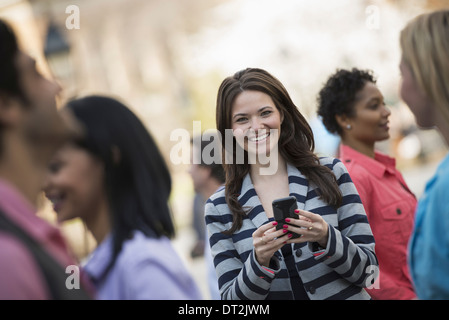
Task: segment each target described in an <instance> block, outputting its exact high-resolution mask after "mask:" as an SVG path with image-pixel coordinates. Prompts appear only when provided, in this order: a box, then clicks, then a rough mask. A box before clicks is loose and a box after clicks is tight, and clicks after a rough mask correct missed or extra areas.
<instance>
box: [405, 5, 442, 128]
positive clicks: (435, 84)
mask: <svg viewBox="0 0 449 320" xmlns="http://www.w3.org/2000/svg"><path fill="white" fill-rule="evenodd" d="M400 44H401V49H402V59H403V62H405V63H406V64H407V66H408V67H409V68H410V70H411V72H412V74H413V76H414V78H415V80H416V82H417V84H418V86H419V87H420V88H421V89H422V91H423V92H424V93H425V94H426V95H427V96H428V97H429V98H430V99H431V100H432V102H433V103H434V104H435V106H436V107H437V108H438V109H439V110H440V112H441V113H442V115H443V116H444V118H445V120H446V122H448V123H449V10H447V9H446V10H439V11H434V12H431V13H426V14H422V15H419V16H417V17H416V18H414V19H413V20H411V21H410V22H409V23H408V24H407V25H406V27H405V28H404V29H403V30H402V31H401V36H400Z"/></svg>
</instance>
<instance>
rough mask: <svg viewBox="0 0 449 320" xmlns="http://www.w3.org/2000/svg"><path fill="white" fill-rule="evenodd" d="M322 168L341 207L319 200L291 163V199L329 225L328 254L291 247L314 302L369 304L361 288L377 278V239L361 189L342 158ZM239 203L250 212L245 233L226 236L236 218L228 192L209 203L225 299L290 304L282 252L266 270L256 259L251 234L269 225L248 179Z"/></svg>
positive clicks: (212, 242) (330, 160)
mask: <svg viewBox="0 0 449 320" xmlns="http://www.w3.org/2000/svg"><path fill="white" fill-rule="evenodd" d="M320 162H321V164H323V165H325V166H327V167H329V168H330V169H331V170H332V171H333V173H334V174H335V176H336V178H337V181H338V185H339V188H340V190H341V192H342V194H343V204H342V205H341V207H340V208H338V210H335V209H334V208H332V207H331V206H329V205H327V204H326V203H325V202H323V201H322V200H320V199H319V198H318V196H317V194H316V192H315V187H313V186H312V185H309V183H308V180H307V179H306V177H305V176H304V175H302V174H301V172H300V171H299V170H298V169H297V168H295V167H294V166H292V165H290V164H288V165H287V170H288V182H289V191H290V195H293V196H295V197H296V199H297V203H298V207H299V209H303V210H307V211H310V212H313V213H316V214H320V215H321V216H322V217H323V218H324V219H325V220H326V222H327V223H328V224H329V240H328V243H327V247H326V248H325V249H324V250H321V251H316V250H317V249H318V248H316V246H314V244H312V243H302V244H291V246H292V251H293V252H294V253H295V254H294V259H295V264H296V268H297V270H298V273H299V275H300V277H301V280H302V282H303V283H304V288H305V290H306V292H307V294H308V296H309V298H310V299H370V296H369V295H368V293H367V292H366V291H365V290H364V289H363V288H365V287H368V286H371V285H372V283H373V281H374V278H375V274H377V272H376V271H377V270H378V269H377V268H378V262H377V258H376V255H375V252H374V237H373V234H372V232H371V228H370V226H369V224H368V220H367V217H366V214H365V210H364V208H363V205H362V203H361V200H360V197H359V195H358V193H357V190H356V188H355V186H354V184H353V183H352V180H351V178H350V176H349V174H348V171H347V170H346V168H345V166H344V165H343V164H342V163H341V162H340V160H338V159H334V158H321V159H320ZM238 200H239V202H240V204H241V205H242V207H244V208H248V207H249V208H251V210H250V211H249V212H248V213H247V215H246V216H245V217H244V219H243V225H242V228H241V229H240V230H238V231H236V232H235V233H234V234H232V235H230V236H228V235H225V234H223V233H222V232H223V231H225V230H229V229H230V228H231V224H232V215H231V212H230V210H229V208H228V206H227V204H226V201H225V192H224V187H222V188H220V189H219V190H217V192H216V193H215V194H213V195H212V196H211V197H210V198H209V200H208V201H207V203H206V208H205V219H206V226H207V230H208V233H209V241H210V246H211V253H212V256H213V260H214V265H215V269H216V272H217V276H218V285H219V288H220V294H221V296H222V299H225V300H231V299H251V300H262V299H283V300H287V299H292V298H293V293H292V289H291V285H290V281H289V277H288V271H287V266H286V264H285V263H284V261H283V258H282V252H281V250H279V251H277V252H276V253H275V255H274V256H273V258H272V260H271V264H270V267H271V266H272V268H262V267H261V266H260V265H259V263H258V262H257V260H256V259H255V254H254V247H253V239H252V233H253V232H254V231H255V230H256V229H257V228H259V227H260V226H261V225H263V224H264V223H267V222H268V221H269V220H268V218H267V216H266V214H265V212H264V210H263V207H262V205H261V203H260V200H259V198H258V196H257V194H256V191H255V189H254V186H253V184H252V182H251V178H250V176H249V174H248V175H247V176H246V177H245V178H244V180H243V184H242V188H241V194H240V195H239V197H238Z"/></svg>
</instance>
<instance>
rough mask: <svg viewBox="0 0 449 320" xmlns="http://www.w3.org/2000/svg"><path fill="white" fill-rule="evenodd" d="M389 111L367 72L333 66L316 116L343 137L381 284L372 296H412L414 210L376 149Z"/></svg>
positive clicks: (408, 194)
mask: <svg viewBox="0 0 449 320" xmlns="http://www.w3.org/2000/svg"><path fill="white" fill-rule="evenodd" d="M390 114H391V112H390V110H389V109H388V107H387V106H386V105H385V102H384V97H383V95H382V93H381V92H380V90H379V88H378V87H377V86H376V78H375V77H374V75H373V72H372V71H370V70H359V69H356V68H353V69H352V70H337V72H336V73H335V74H333V75H331V76H330V77H329V79H328V80H327V82H326V84H325V85H324V87H323V88H322V89H321V91H320V93H319V95H318V115H319V116H321V117H322V121H323V123H324V125H325V127H326V128H327V130H329V131H330V132H332V133H337V134H338V135H340V137H341V145H340V150H339V157H340V159H341V160H342V162H343V163H344V164H345V165H346V167H347V169H348V172H349V174H350V176H351V178H352V180H353V182H354V184H355V186H356V188H357V190H358V192H359V194H360V198H361V200H362V203H363V205H364V207H365V211H366V214H367V216H368V221H369V223H370V226H371V229H372V231H373V234H374V239H375V241H376V255H377V258H378V259H379V268H380V275H379V283H378V284H377V285H375V286H374V287H373V288H372V289H371V290H368V293H369V294H370V295H371V296H372V298H373V299H382V300H387V299H388V300H389V299H395V300H397V299H412V298H415V293H414V290H413V286H412V283H411V278H410V274H409V271H408V269H407V244H408V241H409V238H410V236H411V232H412V229H413V222H414V212H415V208H416V203H417V201H416V198H415V195H414V194H413V193H412V192H411V191H410V189H409V188H408V187H407V184H406V183H405V181H404V179H403V177H402V175H401V173H400V172H399V171H398V170H397V169H396V167H395V159H394V158H391V157H389V156H387V155H385V154H383V153H381V152H379V151H377V150H376V149H375V143H376V142H378V141H383V140H386V139H388V138H389V137H390V135H389V121H388V118H389V116H390Z"/></svg>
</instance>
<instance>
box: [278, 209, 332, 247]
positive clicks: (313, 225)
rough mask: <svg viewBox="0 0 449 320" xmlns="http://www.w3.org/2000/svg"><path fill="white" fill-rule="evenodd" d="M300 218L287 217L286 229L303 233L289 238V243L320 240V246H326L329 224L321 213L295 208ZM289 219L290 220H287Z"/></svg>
mask: <svg viewBox="0 0 449 320" xmlns="http://www.w3.org/2000/svg"><path fill="white" fill-rule="evenodd" d="M295 213H296V214H297V215H298V219H285V222H288V223H289V224H284V229H287V230H288V231H289V232H293V233H297V234H301V235H302V236H301V237H299V238H296V239H289V240H287V243H303V242H318V244H319V245H320V247H322V248H326V246H327V240H328V237H329V226H328V224H327V222H326V221H325V220H324V219H323V218H322V217H321V216H320V215H319V214H315V213H312V212H309V211H305V210H298V209H296V210H295ZM287 220H288V221H287Z"/></svg>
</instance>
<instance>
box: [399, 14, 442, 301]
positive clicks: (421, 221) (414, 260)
mask: <svg viewBox="0 0 449 320" xmlns="http://www.w3.org/2000/svg"><path fill="white" fill-rule="evenodd" d="M400 43H401V49H402V59H401V63H400V70H401V73H402V85H401V96H402V99H403V100H404V101H405V102H406V103H407V105H408V106H409V108H410V110H411V111H412V112H413V114H414V115H415V118H416V122H417V124H418V125H419V126H420V127H421V128H424V129H425V128H434V127H436V128H437V129H438V130H439V131H440V132H441V134H442V136H443V137H444V139H445V140H446V143H449V10H442V11H436V12H432V13H427V14H423V15H420V16H418V17H416V18H415V19H413V20H412V21H410V22H409V23H408V24H407V26H406V27H405V28H404V29H403V30H402V32H401V37H400ZM448 196H449V155H446V157H445V158H444V159H443V161H442V162H441V163H440V165H439V167H438V169H437V171H436V173H435V175H434V177H433V178H432V179H431V180H430V181H429V182H428V183H427V185H426V188H425V191H424V195H423V196H422V198H421V199H420V200H419V202H418V207H417V211H416V220H415V228H414V233H413V235H412V239H411V242H410V246H409V265H410V272H411V276H412V279H413V282H414V286H415V289H416V293H417V295H418V298H420V299H449V233H448V230H449V201H448Z"/></svg>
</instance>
